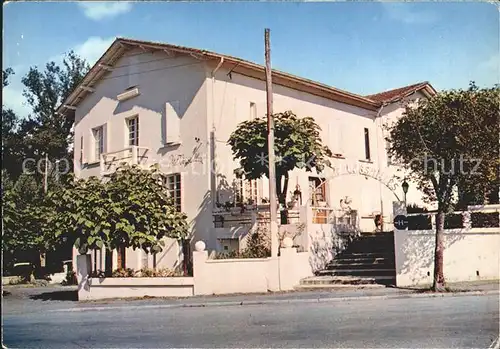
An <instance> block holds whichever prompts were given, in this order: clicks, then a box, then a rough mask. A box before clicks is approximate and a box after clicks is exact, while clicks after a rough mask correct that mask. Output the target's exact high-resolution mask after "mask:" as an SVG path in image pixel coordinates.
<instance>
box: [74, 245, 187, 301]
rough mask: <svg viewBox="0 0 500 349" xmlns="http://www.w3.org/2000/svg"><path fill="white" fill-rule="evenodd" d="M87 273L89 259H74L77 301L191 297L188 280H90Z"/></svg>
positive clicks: (148, 278)
mask: <svg viewBox="0 0 500 349" xmlns="http://www.w3.org/2000/svg"><path fill="white" fill-rule="evenodd" d="M90 271H91V258H90V255H88V254H87V255H79V256H77V280H78V300H96V299H106V298H135V297H190V296H193V295H194V279H193V278H192V277H109V278H90V277H89V272H90Z"/></svg>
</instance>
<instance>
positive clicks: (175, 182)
mask: <svg viewBox="0 0 500 349" xmlns="http://www.w3.org/2000/svg"><path fill="white" fill-rule="evenodd" d="M166 184H167V189H168V192H169V195H170V197H171V198H172V199H173V203H174V205H175V209H176V210H177V211H179V212H180V211H181V210H182V199H181V193H182V192H181V174H180V173H173V174H171V175H168V176H167V178H166Z"/></svg>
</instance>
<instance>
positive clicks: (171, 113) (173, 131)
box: [164, 101, 181, 144]
mask: <svg viewBox="0 0 500 349" xmlns="http://www.w3.org/2000/svg"><path fill="white" fill-rule="evenodd" d="M179 105H180V103H179V101H170V102H167V103H166V107H165V120H164V127H165V131H164V133H165V138H164V144H168V143H175V142H180V139H181V120H180V117H179V116H180V115H179V114H180V109H179Z"/></svg>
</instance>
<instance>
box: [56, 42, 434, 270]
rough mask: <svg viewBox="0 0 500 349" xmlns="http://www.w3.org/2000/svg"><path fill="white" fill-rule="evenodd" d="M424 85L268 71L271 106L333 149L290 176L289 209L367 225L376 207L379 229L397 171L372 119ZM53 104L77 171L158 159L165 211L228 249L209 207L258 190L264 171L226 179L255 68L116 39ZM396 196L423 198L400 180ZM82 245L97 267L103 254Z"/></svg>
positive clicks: (397, 107) (175, 249)
mask: <svg viewBox="0 0 500 349" xmlns="http://www.w3.org/2000/svg"><path fill="white" fill-rule="evenodd" d="M434 93H435V90H434V89H433V88H432V86H430V85H429V84H428V83H420V84H416V85H412V86H407V87H405V88H402V89H398V90H393V91H389V92H385V93H381V94H378V95H373V96H368V97H363V96H359V95H356V94H352V93H349V92H345V91H341V90H338V89H334V88H332V87H329V86H326V85H322V84H319V83H317V82H313V81H310V80H306V79H302V78H298V77H295V76H292V75H289V74H286V73H281V72H274V71H273V96H274V107H273V108H274V112H275V113H276V112H283V111H287V110H291V111H293V112H294V113H295V114H296V115H297V116H298V117H305V116H310V117H313V118H314V119H315V120H316V122H317V123H318V125H319V126H320V127H321V130H322V132H321V138H322V141H323V143H324V144H325V145H327V146H328V147H329V148H330V149H331V150H332V152H333V153H334V157H333V158H332V159H331V161H332V165H333V166H332V168H330V169H327V170H325V171H324V172H323V173H315V172H305V171H303V170H294V171H293V172H292V173H291V174H290V184H289V188H290V189H289V191H294V190H296V189H298V190H300V192H301V199H302V202H301V203H300V204H299V206H306V205H308V206H313V207H329V208H332V209H337V208H338V209H341V208H343V207H344V206H346V205H347V206H349V207H350V208H352V209H355V210H356V212H357V219H358V222H359V223H358V224H359V227H360V230H362V231H372V230H374V229H375V225H374V217H375V216H376V215H381V216H383V218H384V225H385V230H390V229H392V226H391V222H392V210H393V202H395V201H401V200H402V199H403V195H404V194H403V191H402V189H401V181H402V179H401V178H396V177H395V175H396V171H397V169H398V167H397V166H395V165H394V164H392V163H391V161H390V159H389V158H388V155H387V146H388V145H387V144H386V141H385V139H384V136H385V135H386V132H387V130H386V129H385V127H384V125H387V124H389V123H391V122H393V121H394V120H396V119H397V118H398V117H400V116H401V114H402V112H403V109H404V107H403V105H402V104H403V103H405V102H408V101H411V100H414V99H417V98H427V97H429V96H431V95H433V94H434ZM59 112H60V113H64V114H66V115H68V117H74V120H75V126H74V140H75V144H74V154H75V155H74V157H75V158H74V171H75V174H76V176H77V177H79V178H88V177H90V176H97V177H103V176H105V175H106V174H109V173H111V172H112V171H114V170H115V169H116V167H117V166H118V165H119V163H121V162H127V163H129V164H138V165H141V166H143V167H144V168H148V167H149V166H150V165H152V164H159V165H160V170H161V171H163V172H164V173H165V174H167V175H168V178H169V179H168V180H169V183H168V184H169V187H170V190H171V192H170V194H171V195H172V196H173V197H174V199H175V203H176V205H177V208H178V209H179V210H181V211H183V212H185V213H186V214H187V216H188V218H189V222H190V225H191V234H192V236H193V238H194V240H195V241H197V240H204V241H205V242H206V244H207V248H208V250H221V249H236V248H238V241H239V240H238V239H239V238H238V236H237V235H238V234H240V233H238V232H237V230H238V229H236V228H234V227H232V228H231V229H229V230H227V229H226V230H221V229H220V228H221V226H217V218H216V217H220V215H219V214H218V212H220V211H221V207H224V208H225V209H227V206H228V205H232V206H238V204H239V203H241V204H246V205H260V204H264V203H265V202H266V201H268V199H269V192H268V182H267V179H266V178H262V179H259V180H254V181H245V180H239V179H237V178H236V176H235V174H234V170H235V169H236V168H237V167H238V163H237V162H236V161H234V160H233V156H232V153H231V149H230V147H229V146H228V145H227V141H228V138H229V136H230V134H231V133H232V132H233V131H234V130H235V129H236V127H237V125H238V124H239V123H240V122H242V121H245V120H249V119H252V118H265V117H266V90H265V71H264V68H263V67H262V66H259V65H257V64H254V63H251V62H247V61H243V60H240V59H238V58H234V57H229V56H224V55H219V54H215V53H211V52H207V51H202V50H196V49H189V48H185V47H179V46H172V45H167V44H160V43H152V42H145V41H136V40H129V39H117V40H116V41H115V42H114V43H113V44H112V45H111V47H110V48H109V49H108V50H107V51H106V52H105V54H104V55H103V56H102V57H101V58H100V59H99V61H98V62H97V63H96V65H95V66H94V67H93V68H92V69H91V71H90V72H89V73H88V74H87V76H86V77H85V78H84V80H83V82H82V83H81V84H80V86H78V88H77V89H76V90H75V91H74V92H73V93H72V94H71V95H70V97H68V99H67V100H66V101H65V102H64V104H63V105H62V106H61V107H60V108H59ZM291 196H293V195H292V193H289V195H288V197H289V198H290V197H291ZM407 202H408V203H416V204H419V205H422V204H423V203H422V201H421V195H420V193H419V192H418V191H417V189H416V186H415V185H412V183H410V190H409V191H408V194H407ZM214 221H215V222H214ZM243 231H245V230H243ZM246 231H248V230H246ZM240 235H241V234H240ZM165 250H166V251H168V252H165V253H164V255H161V256H156V257H155V258H154V260H153V257H152V256H148V255H142V253H143V252H142V251H132V250H130V251H123V252H121V253H118V254H115V257H114V258H115V261H114V265H115V266H118V267H119V266H124V265H127V267H131V268H134V269H140V268H141V267H144V266H167V267H172V266H175V264H176V263H178V261H179V256H180V253H181V252H180V249H179V246H178V244H177V242H176V241H170V242H169V244H167V247H166V249H165ZM92 253H94V257H93V258H94V261H93V263H94V265H95V267H96V268H97V269H100V266H103V265H104V264H103V263H104V262H103V256H102V255H103V253H101V252H95V251H93V252H92ZM125 260H126V262H125Z"/></svg>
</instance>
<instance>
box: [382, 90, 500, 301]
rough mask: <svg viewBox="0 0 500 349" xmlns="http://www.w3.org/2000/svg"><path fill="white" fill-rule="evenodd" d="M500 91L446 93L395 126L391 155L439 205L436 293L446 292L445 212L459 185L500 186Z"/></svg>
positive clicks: (413, 108) (408, 112) (478, 188)
mask: <svg viewBox="0 0 500 349" xmlns="http://www.w3.org/2000/svg"><path fill="white" fill-rule="evenodd" d="M499 96H500V88H499V86H495V87H494V88H489V89H479V88H478V87H477V86H476V85H475V84H474V83H471V85H470V87H469V89H467V90H450V91H444V92H441V93H439V94H437V95H436V96H434V97H432V98H430V99H428V100H420V101H419V102H418V103H417V104H416V105H413V106H412V105H408V106H407V107H406V109H405V111H404V113H403V116H402V118H400V119H399V120H398V121H397V122H396V123H395V125H393V127H392V128H390V135H389V137H388V141H389V142H390V143H391V147H390V153H391V154H392V156H394V157H395V158H396V159H397V160H398V161H399V162H400V163H401V164H404V166H405V167H406V168H407V169H409V170H410V178H412V179H413V180H415V181H416V182H417V183H418V187H419V189H420V190H421V191H423V193H424V198H425V199H426V200H428V201H430V202H437V206H438V211H437V217H436V243H435V259H434V262H435V263H434V266H435V267H434V283H433V288H434V290H437V291H439V290H442V289H443V288H444V284H445V278H444V273H443V251H444V244H443V235H444V221H445V215H446V213H449V212H450V211H452V210H453V209H454V206H455V204H456V203H457V197H456V196H455V195H454V191H455V190H456V189H457V187H458V185H460V184H461V185H463V186H466V187H467V189H468V190H469V191H471V192H476V193H485V192H486V191H487V190H488V188H491V186H492V185H493V186H496V188H497V190H498V186H499V185H500V182H499V176H498V168H499V165H500V161H499V145H498V135H499V131H500V130H499V121H498V120H499V119H498V116H499V110H498V105H499V103H500V97H499Z"/></svg>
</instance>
